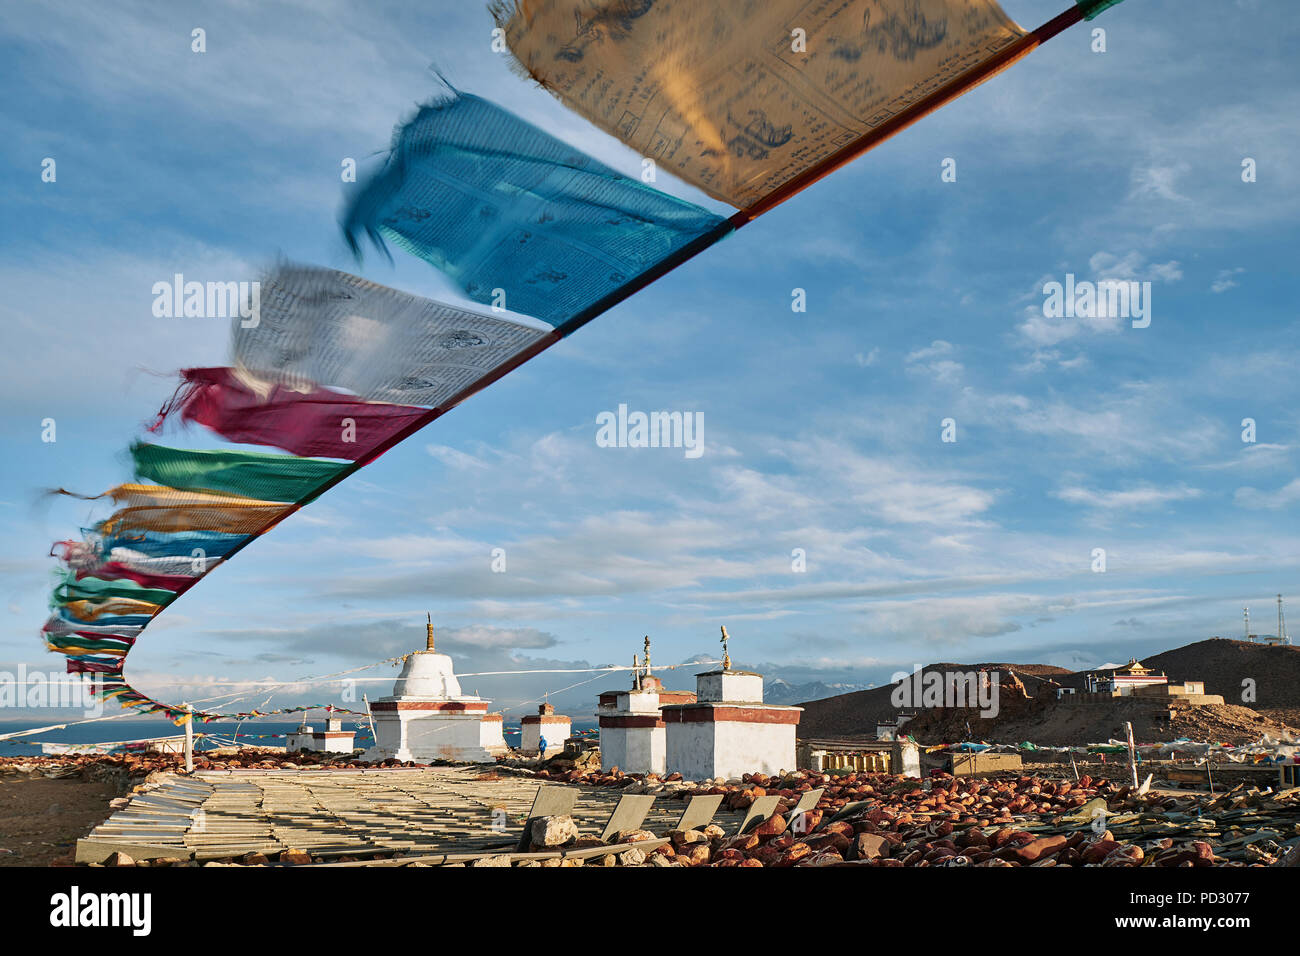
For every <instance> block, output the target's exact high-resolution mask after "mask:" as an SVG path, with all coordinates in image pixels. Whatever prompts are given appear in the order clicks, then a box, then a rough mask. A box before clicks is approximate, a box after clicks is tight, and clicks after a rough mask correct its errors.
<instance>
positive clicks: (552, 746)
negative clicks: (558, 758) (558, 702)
mask: <svg viewBox="0 0 1300 956" xmlns="http://www.w3.org/2000/svg"><path fill="white" fill-rule="evenodd" d="M519 725H520V726H519V749H520V750H522V751H523V752H524V753H526V754H530V755H531V754H536V755H537V756H539V757H553V756H555V755H556V754H557V753H559V752H560V751H562V750H563V749H564V741H565V740H567V739H568V737H569V734H570V732H571V731H572V729H573V721H572V720H570V719H569V718H568V717H565V716H564V715H563V714H557V713H556V712H555V707H554V706H552V705H551V704H541V705H540V706H539V707H538V708H537V713H535V714H525V715H524V716H523V718H522V719H521V720H520V721H519ZM543 740H545V741H546V746H545V748H543V747H542V745H541V744H542V741H543ZM543 750H545V752H544V753H543Z"/></svg>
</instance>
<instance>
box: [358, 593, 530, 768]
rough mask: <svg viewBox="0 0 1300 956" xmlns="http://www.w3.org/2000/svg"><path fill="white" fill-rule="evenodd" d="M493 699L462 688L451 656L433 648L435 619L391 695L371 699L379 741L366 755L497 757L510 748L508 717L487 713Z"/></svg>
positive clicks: (473, 759) (372, 757) (370, 757)
mask: <svg viewBox="0 0 1300 956" xmlns="http://www.w3.org/2000/svg"><path fill="white" fill-rule="evenodd" d="M490 703H491V701H488V700H485V699H484V698H482V697H475V696H472V695H468V694H463V693H461V689H460V681H458V680H457V679H456V674H455V670H454V669H453V667H452V663H451V658H450V657H448V656H447V655H446V654H439V653H437V652H436V651H435V650H434V645H433V622H432V619H430V621H429V623H428V635H427V638H426V641H425V649H424V650H422V651H416V652H415V653H413V654H411V655H410V656H409V657H408V658H407V659H406V664H405V666H403V668H402V672H401V674H399V675H398V677H397V681H396V683H394V684H393V693H392V694H391V695H390V696H388V697H381V698H379V699H378V700H375V701H371V703H370V716H371V719H372V720H373V721H374V725H375V746H374V747H373V748H372V749H370V750H368V751H367V752H366V754H365V759H366V760H386V759H388V758H390V757H391V758H396V759H397V760H402V761H407V760H410V761H413V762H415V763H429V762H430V761H433V760H452V761H457V762H461V763H492V762H494V761H495V760H496V758H497V757H498V756H500V755H503V754H505V753H506V752H507V751H506V741H505V734H504V727H505V725H504V720H503V718H502V716H501V714H490V713H488V704H490ZM548 743H549V741H548Z"/></svg>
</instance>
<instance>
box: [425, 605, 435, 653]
mask: <svg viewBox="0 0 1300 956" xmlns="http://www.w3.org/2000/svg"><path fill="white" fill-rule="evenodd" d="M424 616H425V617H426V618H427V619H428V623H427V624H425V632H424V649H425V650H426V651H431V650H433V615H432V614H430V613H429V612H428V611H425V612H424Z"/></svg>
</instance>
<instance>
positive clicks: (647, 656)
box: [645, 634, 650, 677]
mask: <svg viewBox="0 0 1300 956" xmlns="http://www.w3.org/2000/svg"><path fill="white" fill-rule="evenodd" d="M645 676H646V677H649V676H650V635H649V634H647V635H646V636H645Z"/></svg>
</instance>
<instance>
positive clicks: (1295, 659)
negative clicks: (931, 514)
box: [799, 638, 1300, 746]
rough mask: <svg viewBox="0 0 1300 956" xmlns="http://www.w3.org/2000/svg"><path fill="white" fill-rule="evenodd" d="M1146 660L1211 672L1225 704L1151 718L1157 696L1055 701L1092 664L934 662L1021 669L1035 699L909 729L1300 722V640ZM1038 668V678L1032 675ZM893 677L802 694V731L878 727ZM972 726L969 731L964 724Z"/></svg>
mask: <svg viewBox="0 0 1300 956" xmlns="http://www.w3.org/2000/svg"><path fill="white" fill-rule="evenodd" d="M1142 663H1143V664H1144V665H1146V666H1147V667H1149V668H1151V669H1152V670H1154V671H1156V672H1157V673H1160V672H1164V673H1165V674H1166V675H1168V677H1169V680H1170V681H1171V682H1175V683H1181V682H1182V681H1186V680H1199V681H1204V682H1205V690H1206V693H1208V694H1220V695H1222V696H1223V698H1224V701H1225V702H1226V703H1225V705H1224V706H1221V707H1220V706H1214V707H1199V708H1194V709H1192V710H1190V711H1185V712H1183V713H1181V714H1180V716H1179V717H1178V718H1176V719H1175V720H1174V721H1173V722H1172V723H1169V722H1163V723H1157V722H1154V721H1153V720H1152V719H1151V717H1150V715H1149V714H1148V713H1147V711H1149V710H1150V709H1151V708H1150V705H1149V704H1143V703H1140V702H1136V701H1134V702H1131V703H1129V702H1116V704H1115V705H1114V706H1109V707H1105V708H1104V709H1096V710H1094V709H1093V706H1091V705H1090V706H1088V707H1084V708H1081V707H1069V708H1067V707H1064V706H1058V705H1057V703H1056V700H1055V696H1056V695H1055V690H1054V687H1053V684H1054V683H1059V684H1061V685H1064V686H1067V687H1075V688H1082V687H1083V683H1084V679H1085V678H1086V677H1087V674H1088V673H1089V672H1088V671H1078V672H1075V673H1071V672H1069V671H1067V670H1065V669H1063V668H1060V667H1050V666H1047V665H1043V664H1028V665H1023V664H1005V663H1003V664H947V663H944V664H932V665H930V666H929V667H926V668H924V670H925V671H926V672H929V671H932V670H941V671H973V670H978V669H980V668H981V667H982V668H986V669H989V670H999V671H1002V672H1004V673H1005V672H1008V671H1014V672H1015V673H1016V674H1018V675H1020V677H1021V679H1022V680H1023V681H1024V684H1025V686H1026V687H1027V688H1028V691H1029V693H1030V694H1031V695H1032V696H1033V697H1034V699H1033V700H1032V701H1023V700H1016V699H1012V698H1010V697H1009V696H1008V695H1007V694H1006V693H1005V688H1004V693H1003V694H1002V695H1001V699H1000V705H1001V713H1000V714H999V716H998V717H997V718H996V719H993V720H984V719H979V718H978V717H977V716H976V715H975V713H974V712H973V711H969V710H964V709H955V708H954V709H946V710H942V709H941V710H931V711H925V712H922V713H921V714H920V715H919V716H918V717H917V718H916V720H915V722H914V723H913V724H912V725H911V727H910V730H911V731H912V733H914V734H915V735H916V736H917V739H918V740H922V741H923V742H927V743H939V742H943V741H956V740H962V739H967V738H969V737H975V738H979V739H985V740H996V741H998V742H1002V743H1017V742H1020V741H1023V740H1032V741H1033V742H1035V743H1039V744H1045V745H1052V746H1060V745H1065V744H1085V743H1096V742H1100V741H1105V740H1107V739H1110V738H1112V737H1117V736H1119V735H1121V734H1122V729H1121V728H1122V723H1123V721H1124V720H1132V722H1133V727H1134V733H1135V735H1136V736H1137V738H1138V740H1139V741H1140V742H1150V741H1156V740H1169V739H1173V738H1174V737H1178V736H1187V737H1190V738H1192V739H1196V740H1216V741H1218V740H1222V741H1231V742H1246V741H1250V740H1255V739H1258V737H1259V736H1260V734H1262V733H1270V734H1277V733H1279V732H1282V731H1283V730H1284V729H1286V728H1288V727H1296V726H1298V725H1300V648H1297V647H1273V646H1269V645H1266V644H1251V643H1248V642H1246V641H1233V640H1226V639H1223V638H1213V639H1210V640H1206V641H1197V642H1196V643H1194V644H1188V645H1186V646H1184V647H1179V648H1175V649H1174V650H1170V651H1165V652H1163V653H1161V654H1156V655H1154V656H1152V657H1148V658H1145V659H1144V660H1143V661H1142ZM1035 678H1039V679H1037V680H1036V679H1035ZM1247 681H1253V689H1254V694H1255V699H1254V700H1253V701H1252V700H1243V699H1242V694H1243V689H1244V687H1248V686H1252V685H1248V684H1245V683H1244V682H1247ZM893 690H894V687H893V685H889V686H885V687H877V688H873V689H871V690H864V691H857V692H855V693H852V694H841V695H839V696H837V697H829V698H826V699H824V700H814V701H808V702H806V703H804V704H803V705H802V706H803V708H804V714H803V719H802V720H801V721H800V725H799V736H800V737H804V738H832V737H857V736H874V733H875V728H876V723H877V721H879V720H881V719H883V718H887V717H892V716H894V715H895V714H896V713H897V712H898V708H897V707H895V706H894V705H893V703H892V701H891V700H890V696H891V694H892V693H893ZM968 726H969V728H970V729H969V731H967V727H968Z"/></svg>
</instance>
